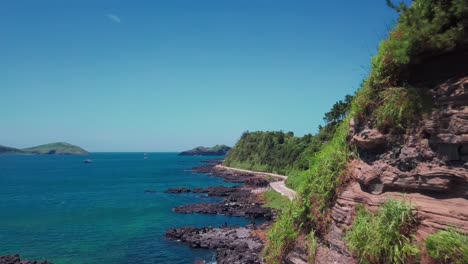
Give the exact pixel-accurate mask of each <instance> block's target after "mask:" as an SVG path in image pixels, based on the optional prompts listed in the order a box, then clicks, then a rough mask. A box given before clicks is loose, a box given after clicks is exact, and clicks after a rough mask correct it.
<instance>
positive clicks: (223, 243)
mask: <svg viewBox="0 0 468 264" xmlns="http://www.w3.org/2000/svg"><path fill="white" fill-rule="evenodd" d="M264 229H265V227H256V226H255V225H248V226H246V227H221V228H212V227H203V228H195V227H184V228H174V229H169V230H167V231H166V237H167V238H169V239H171V240H177V241H180V242H184V243H187V244H189V245H190V246H191V247H194V248H208V249H216V260H217V263H219V264H260V263H262V257H261V252H262V249H263V245H264V241H263V240H262V239H261V238H260V237H259V236H258V235H257V234H258V233H259V232H260V233H262V232H264Z"/></svg>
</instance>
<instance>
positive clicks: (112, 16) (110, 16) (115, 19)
mask: <svg viewBox="0 0 468 264" xmlns="http://www.w3.org/2000/svg"><path fill="white" fill-rule="evenodd" d="M106 17H107V18H108V19H109V20H110V21H112V22H114V23H120V22H121V20H120V17H118V16H117V15H116V14H106Z"/></svg>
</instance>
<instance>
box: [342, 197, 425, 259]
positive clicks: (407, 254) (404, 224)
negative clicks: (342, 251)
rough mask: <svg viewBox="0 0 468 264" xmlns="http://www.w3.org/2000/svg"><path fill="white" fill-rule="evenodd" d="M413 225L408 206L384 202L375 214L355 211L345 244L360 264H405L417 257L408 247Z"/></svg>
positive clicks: (417, 254) (415, 248)
mask: <svg viewBox="0 0 468 264" xmlns="http://www.w3.org/2000/svg"><path fill="white" fill-rule="evenodd" d="M415 225H416V219H415V217H414V215H413V212H412V210H411V206H409V205H407V204H405V203H402V202H398V201H395V200H388V201H387V202H386V203H384V204H383V205H382V206H381V207H380V209H379V211H378V212H377V213H376V214H373V213H370V212H369V211H367V210H366V209H364V208H363V207H359V208H358V214H357V216H356V219H355V221H354V224H353V226H352V228H351V230H350V231H349V232H348V233H347V234H346V237H345V241H346V244H347V246H348V247H349V249H351V250H352V251H353V252H354V253H355V254H356V256H357V257H358V258H359V260H360V262H361V263H397V264H398V263H402V264H403V263H408V262H410V260H411V259H413V260H414V259H415V258H418V257H419V249H418V248H417V247H416V246H414V245H413V244H412V243H411V230H412V229H413V227H414V226H415Z"/></svg>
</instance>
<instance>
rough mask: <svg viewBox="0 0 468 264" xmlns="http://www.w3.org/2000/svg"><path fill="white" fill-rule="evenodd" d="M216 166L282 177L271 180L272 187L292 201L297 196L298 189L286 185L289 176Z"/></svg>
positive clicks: (229, 168)
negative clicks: (277, 179) (274, 180)
mask: <svg viewBox="0 0 468 264" xmlns="http://www.w3.org/2000/svg"><path fill="white" fill-rule="evenodd" d="M216 167H219V168H222V169H226V170H231V171H240V172H246V173H252V174H256V175H259V176H270V177H276V178H280V179H281V180H279V181H276V182H271V183H270V187H271V188H272V189H273V190H275V191H276V192H278V193H280V194H281V195H284V196H287V197H288V198H289V200H291V201H292V200H293V199H294V197H296V191H294V190H292V189H289V188H288V187H287V186H286V184H285V183H286V179H287V178H288V177H286V176H284V175H279V174H275V173H268V172H261V171H251V170H243V169H237V168H231V167H226V166H223V165H216Z"/></svg>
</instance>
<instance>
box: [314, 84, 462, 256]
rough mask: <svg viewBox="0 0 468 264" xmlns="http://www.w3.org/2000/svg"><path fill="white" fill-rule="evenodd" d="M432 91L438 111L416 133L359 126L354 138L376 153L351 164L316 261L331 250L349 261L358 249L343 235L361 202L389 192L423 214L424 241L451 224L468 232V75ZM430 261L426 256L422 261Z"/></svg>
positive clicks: (420, 235) (420, 234)
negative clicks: (351, 247)
mask: <svg viewBox="0 0 468 264" xmlns="http://www.w3.org/2000/svg"><path fill="white" fill-rule="evenodd" d="M431 93H432V95H433V98H434V102H435V104H434V108H433V111H432V114H431V115H430V116H429V117H428V118H427V119H426V120H424V121H423V122H422V125H421V128H420V129H419V130H417V131H416V132H415V133H412V134H410V135H405V136H404V137H401V136H400V137H399V138H392V136H391V135H383V134H381V133H380V132H378V131H376V130H374V129H365V130H363V131H353V132H354V133H355V134H354V135H353V137H352V140H351V142H352V143H353V144H355V145H356V146H357V147H358V148H359V149H360V150H361V151H363V152H365V153H364V154H367V155H368V156H370V157H372V158H363V159H362V160H355V161H353V162H351V163H350V164H348V170H347V171H348V174H349V175H348V176H349V178H351V183H350V184H348V185H347V186H345V188H344V189H343V190H342V191H341V192H340V193H339V195H338V197H337V200H336V202H335V205H334V206H333V208H332V212H331V218H332V225H331V227H330V230H329V232H328V233H327V234H326V235H325V237H324V239H325V244H328V245H329V246H328V247H326V248H322V249H320V250H319V252H321V253H320V254H322V255H320V256H319V255H318V256H317V257H318V260H317V261H316V263H327V261H328V260H330V259H327V256H333V255H336V254H338V255H339V256H341V257H338V255H337V256H335V257H334V258H332V259H331V260H330V261H332V260H333V261H335V262H336V263H349V260H346V258H347V257H349V256H352V252H350V251H349V250H348V248H347V247H346V245H345V243H344V241H343V237H344V235H345V233H346V231H347V230H349V228H350V227H351V226H352V224H353V221H354V217H355V210H356V205H358V204H361V205H364V206H365V207H366V208H367V209H369V210H371V211H376V210H377V209H378V207H379V206H380V205H381V204H382V203H384V202H385V201H387V200H388V199H389V198H393V199H397V200H402V201H405V202H409V203H410V204H411V205H412V206H413V207H414V208H415V213H416V215H417V217H418V218H419V219H420V225H419V228H418V230H417V239H418V240H419V241H420V242H422V241H423V240H424V239H425V237H427V235H429V234H431V233H434V232H436V231H437V230H441V229H447V228H449V227H455V228H456V229H458V230H460V231H462V232H465V233H468V209H467V208H468V200H467V199H468V164H467V160H468V77H462V78H454V79H451V80H449V81H447V82H445V83H442V84H440V85H437V86H436V87H435V88H434V89H432V90H431ZM384 146H385V148H384ZM376 149H379V150H381V152H376V151H375V150H376ZM382 150H383V151H382ZM324 252H325V253H324ZM427 261H429V260H428V259H427V257H425V256H423V259H422V262H427Z"/></svg>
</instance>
